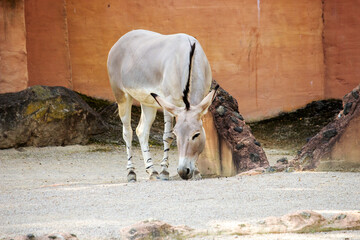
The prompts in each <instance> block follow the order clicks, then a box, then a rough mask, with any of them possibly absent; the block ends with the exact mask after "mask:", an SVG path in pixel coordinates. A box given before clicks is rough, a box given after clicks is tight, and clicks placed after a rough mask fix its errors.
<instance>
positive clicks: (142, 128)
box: [136, 104, 158, 180]
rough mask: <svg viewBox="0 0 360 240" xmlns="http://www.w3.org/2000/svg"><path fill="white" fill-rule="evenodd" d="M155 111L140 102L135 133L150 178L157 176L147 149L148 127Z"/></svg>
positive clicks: (153, 118)
mask: <svg viewBox="0 0 360 240" xmlns="http://www.w3.org/2000/svg"><path fill="white" fill-rule="evenodd" d="M156 111H157V110H156V108H152V107H148V106H145V105H143V104H141V117H140V122H139V125H138V126H137V128H136V135H137V136H138V138H139V141H140V146H141V151H142V154H143V158H144V163H145V168H146V172H147V173H148V174H149V175H150V179H151V180H152V179H157V178H158V172H157V171H155V169H154V163H153V161H152V158H151V154H150V149H149V134H150V128H151V125H152V124H153V122H154V120H155V116H156Z"/></svg>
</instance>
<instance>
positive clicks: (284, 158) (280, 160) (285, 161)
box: [276, 157, 289, 164]
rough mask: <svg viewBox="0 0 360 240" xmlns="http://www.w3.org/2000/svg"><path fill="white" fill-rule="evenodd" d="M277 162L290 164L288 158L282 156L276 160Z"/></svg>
mask: <svg viewBox="0 0 360 240" xmlns="http://www.w3.org/2000/svg"><path fill="white" fill-rule="evenodd" d="M276 162H277V163H281V164H288V163H289V161H288V160H287V158H286V157H283V158H280V159H279V160H277V161H276Z"/></svg>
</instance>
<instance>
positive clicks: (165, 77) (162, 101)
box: [107, 30, 215, 181]
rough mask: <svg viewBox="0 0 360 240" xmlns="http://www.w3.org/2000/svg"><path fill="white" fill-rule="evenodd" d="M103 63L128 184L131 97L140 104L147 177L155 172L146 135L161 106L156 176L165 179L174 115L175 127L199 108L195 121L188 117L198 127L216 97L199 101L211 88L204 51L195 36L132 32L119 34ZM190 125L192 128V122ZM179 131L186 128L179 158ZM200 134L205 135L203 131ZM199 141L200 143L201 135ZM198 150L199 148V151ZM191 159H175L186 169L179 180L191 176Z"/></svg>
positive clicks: (139, 132) (133, 177)
mask: <svg viewBox="0 0 360 240" xmlns="http://www.w3.org/2000/svg"><path fill="white" fill-rule="evenodd" d="M107 65H108V74H109V78H110V84H111V88H112V90H113V93H114V95H115V99H116V102H117V104H118V108H119V115H120V118H121V121H122V123H123V138H124V141H125V143H126V146H127V155H128V164H127V169H128V171H129V174H128V180H129V181H133V180H136V175H135V172H134V167H133V164H132V161H131V160H132V151H131V142H132V129H131V125H130V122H131V106H132V103H133V99H135V100H136V101H138V102H139V103H140V105H141V118H140V122H139V125H138V127H137V128H136V134H137V136H138V137H139V141H140V145H141V150H142V153H143V158H144V162H145V167H146V171H147V172H148V173H149V175H150V178H154V177H157V172H156V171H155V170H154V167H153V162H152V159H151V155H150V151H149V146H148V140H149V132H150V128H151V125H152V123H153V121H154V119H155V115H156V111H157V108H159V107H160V106H159V105H161V107H163V108H164V122H165V130H164V136H163V140H164V157H163V160H162V162H161V166H162V171H161V174H160V176H161V178H163V179H168V177H169V174H168V172H167V167H168V151H169V148H170V144H171V142H172V139H173V134H172V122H173V116H176V117H177V125H178V122H179V121H181V120H180V119H181V118H182V117H184V116H185V115H189V113H190V112H191V111H190V110H196V109H198V108H199V109H200V108H201V107H202V109H201V110H197V111H194V113H193V114H195V112H199V117H196V116H195V115H194V116H192V118H194V117H195V118H199V119H198V120H199V121H200V122H199V121H198V122H199V124H200V125H201V126H200V127H201V129H202V122H201V119H200V118H201V116H202V115H203V114H204V112H206V110H207V107H208V106H209V105H210V103H211V100H212V98H213V96H214V94H215V92H214V91H213V92H212V94H211V96H209V97H208V98H205V99H208V101H207V102H206V103H205V102H204V101H205V99H204V97H205V96H206V95H207V94H208V91H209V89H210V85H211V80H212V75H211V69H210V65H209V62H208V60H207V58H206V55H205V53H204V51H203V49H202V48H201V46H200V44H199V43H198V41H197V40H196V39H195V38H193V37H191V36H189V35H186V34H174V35H161V34H158V33H155V32H151V31H146V30H134V31H131V32H129V33H127V34H125V35H124V36H122V37H121V38H120V39H119V40H118V41H117V42H116V43H115V45H114V46H113V47H112V48H111V50H110V52H109V56H108V62H107ZM152 93H153V94H152ZM184 95H185V96H184ZM209 95H210V94H209ZM209 99H210V100H209ZM185 106H186V107H185ZM190 106H191V107H190ZM193 106H194V107H193ZM196 107H198V108H196ZM182 112H183V113H182ZM185 122H187V123H188V122H189V120H186V119H185ZM179 124H180V123H179ZM180 125H181V124H180ZM180 125H179V126H180ZM193 125H196V124H195V123H193ZM200 127H198V128H200ZM175 128H176V126H175ZM183 128H185V130H182V131H181V133H178V134H177V141H178V148H179V153H180V159H181V155H182V154H181V150H180V148H181V145H183V144H182V143H179V140H180V139H181V138H182V137H183V135H184V134H183V131H187V130H186V127H183ZM202 130H203V129H202ZM193 131H200V130H199V129H196V130H193ZM201 133H202V134H203V135H205V134H204V133H203V131H202V132H201ZM190 134H193V132H192V133H190ZM179 135H181V136H179ZM199 139H200V138H199ZM201 140H203V141H205V138H204V136H202V138H201ZM179 145H180V146H179ZM202 148H203V146H202ZM201 151H202V149H200V152H201ZM183 155H186V153H184V154H183ZM195 155H196V154H195ZM197 156H198V154H197ZM197 156H196V159H197ZM183 158H186V159H183V160H182V161H183V162H184V161H188V159H189V157H187V156H183ZM196 159H195V160H194V161H193V163H183V164H180V160H179V168H184V169H186V170H183V171H182V172H181V171H180V172H179V168H178V172H179V174H180V176H181V177H183V176H184V177H183V178H186V179H187V178H190V177H191V176H190V175H191V174H193V173H194V170H196V167H195V161H196ZM180 170H181V169H180ZM184 171H185V172H186V176H185V173H184ZM195 172H196V171H195ZM182 174H183V175H182ZM194 174H195V173H194Z"/></svg>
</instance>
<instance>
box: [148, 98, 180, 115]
mask: <svg viewBox="0 0 360 240" xmlns="http://www.w3.org/2000/svg"><path fill="white" fill-rule="evenodd" d="M151 96H153V98H154V99H155V101H156V102H157V103H158V104H159V105H160V107H162V108H163V109H165V110H166V111H168V112H169V113H170V114H171V115H173V116H177V115H179V113H180V111H181V108H179V107H177V106H175V105H174V104H172V103H169V102H168V101H166V100H165V99H163V98H161V97H160V96H159V95H157V94H156V93H151Z"/></svg>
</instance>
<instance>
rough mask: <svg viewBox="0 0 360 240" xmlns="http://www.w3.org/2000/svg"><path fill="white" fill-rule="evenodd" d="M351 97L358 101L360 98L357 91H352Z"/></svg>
mask: <svg viewBox="0 0 360 240" xmlns="http://www.w3.org/2000/svg"><path fill="white" fill-rule="evenodd" d="M351 95H352V96H353V97H354V98H355V99H358V98H359V92H358V91H356V90H352V91H351Z"/></svg>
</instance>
